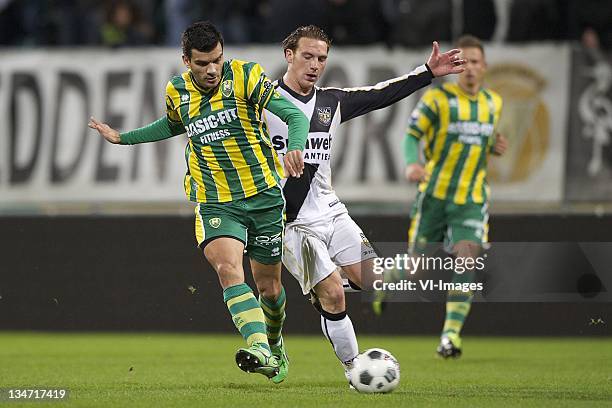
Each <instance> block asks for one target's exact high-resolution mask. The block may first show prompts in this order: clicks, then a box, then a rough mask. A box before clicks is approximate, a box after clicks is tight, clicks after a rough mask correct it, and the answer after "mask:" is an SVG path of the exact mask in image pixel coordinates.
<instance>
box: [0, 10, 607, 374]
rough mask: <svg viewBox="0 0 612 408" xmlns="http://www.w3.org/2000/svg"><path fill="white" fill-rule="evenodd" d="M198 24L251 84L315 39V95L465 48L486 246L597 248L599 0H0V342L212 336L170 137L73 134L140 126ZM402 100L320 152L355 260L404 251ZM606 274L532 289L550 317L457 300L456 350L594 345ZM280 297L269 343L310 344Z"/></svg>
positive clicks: (601, 226)
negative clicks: (486, 107)
mask: <svg viewBox="0 0 612 408" xmlns="http://www.w3.org/2000/svg"><path fill="white" fill-rule="evenodd" d="M201 19H209V20H211V21H213V22H214V23H216V24H218V26H219V27H220V29H221V31H222V32H223V34H224V36H225V39H226V51H225V55H226V57H236V58H239V59H245V60H254V61H258V62H260V63H262V65H263V66H264V68H265V69H266V70H267V72H268V73H269V75H270V76H271V77H273V78H275V77H278V76H280V75H281V74H282V73H283V72H284V71H283V70H284V67H285V62H284V59H283V55H282V50H281V48H280V45H279V43H280V40H282V38H284V36H285V35H286V34H287V33H289V32H290V31H292V30H293V29H294V28H295V27H297V26H299V25H303V24H317V25H320V26H321V27H323V28H324V29H325V30H326V31H327V32H328V33H329V34H330V35H331V37H332V39H333V42H334V45H333V47H332V49H331V52H330V60H329V63H328V66H327V71H326V74H325V76H324V77H323V78H322V81H321V83H320V85H330V86H347V87H348V86H360V85H366V84H374V83H376V82H378V81H382V80H385V79H388V78H391V77H394V76H399V75H401V74H403V73H405V72H408V71H409V70H411V69H412V67H414V66H416V65H418V64H421V63H423V62H424V61H425V60H426V59H427V57H428V55H429V49H430V44H431V41H433V40H438V41H441V42H442V44H443V48H444V49H448V48H449V47H450V46H451V44H452V41H453V39H455V38H457V37H458V36H459V35H461V34H463V33H471V34H475V35H477V36H479V37H480V38H482V39H483V40H485V41H486V52H487V60H488V62H489V71H488V74H487V80H486V83H487V85H488V86H490V87H491V88H493V89H495V90H497V91H498V92H499V93H500V94H501V95H502V97H503V98H504V109H503V114H502V120H501V125H500V130H501V132H502V133H503V134H505V135H506V136H507V137H508V138H509V141H510V151H509V152H508V154H506V156H504V157H503V158H501V159H499V158H497V159H494V160H491V163H490V164H491V168H490V174H491V177H490V180H489V181H490V184H491V187H492V205H491V234H490V238H491V240H492V241H493V242H523V243H525V242H602V243H605V242H608V241H611V239H610V237H611V231H612V140H611V139H612V2H610V1H609V0H580V1H578V0H428V1H417V0H381V1H376V0H302V1H287V0H268V1H243V0H210V1H189V0H155V1H145V0H133V1H126V0H118V1H105V0H98V1H91V0H55V1H53V0H49V1H42V0H0V46H2V48H0V243H1V245H0V254H1V255H0V330H3V331H12V330H60V331H64V330H70V331H97V330H100V331H179V332H185V331H193V332H203V331H208V330H212V331H214V332H219V333H233V330H234V328H233V326H232V325H231V321H230V319H227V313H226V311H225V309H224V304H223V303H222V301H221V294H220V291H219V288H218V283H217V279H216V275H215V274H214V272H213V271H212V270H211V269H210V267H209V266H208V265H207V264H206V262H205V260H204V259H203V257H202V256H201V254H200V253H199V251H198V250H197V249H196V247H195V240H194V238H193V208H192V205H191V204H190V203H189V202H187V201H186V199H185V198H184V194H183V191H182V176H183V174H184V171H185V165H184V160H183V148H184V143H185V142H184V140H183V139H182V137H176V138H173V139H170V140H167V141H164V142H161V143H156V144H150V145H141V146H137V147H123V146H112V145H110V144H108V143H105V142H104V141H103V140H102V139H101V138H100V137H99V136H98V135H97V134H96V133H95V132H93V131H91V130H90V129H88V128H87V120H88V117H89V116H90V115H92V114H93V115H94V116H96V117H97V118H100V119H101V120H102V121H106V122H107V123H109V124H110V125H111V126H113V127H116V128H118V129H121V130H127V129H131V128H135V127H138V126H140V125H143V124H146V123H149V122H150V121H152V120H154V119H156V118H158V117H159V116H161V115H162V114H163V112H164V105H163V96H164V93H163V92H164V87H165V83H166V81H167V80H168V78H169V77H170V76H171V75H173V74H174V73H177V72H180V71H181V69H182V64H181V61H180V49H179V46H178V44H179V37H180V33H181V31H182V30H183V29H184V28H185V27H186V26H187V25H188V24H189V23H191V22H192V21H197V20H201ZM420 95H421V94H420V93H417V94H415V95H412V96H411V97H409V98H407V99H406V100H404V101H402V102H400V103H398V104H396V105H394V106H392V107H389V108H387V109H384V110H382V111H378V112H374V113H372V114H368V115H367V116H365V117H363V118H359V119H357V120H355V121H352V122H349V123H348V124H346V125H344V128H343V129H342V131H341V135H340V137H338V138H337V140H335V142H334V143H335V145H334V151H333V157H334V163H333V164H334V171H335V174H334V183H335V186H336V188H337V191H338V194H339V196H340V197H341V198H342V199H343V200H344V201H345V202H346V203H347V205H348V207H349V211H350V212H351V213H352V215H353V216H354V217H355V219H356V221H357V222H358V223H359V224H360V225H361V226H362V228H363V230H364V232H365V233H366V235H368V236H369V237H370V239H371V241H373V242H403V241H404V240H405V239H406V230H407V227H408V222H409V218H408V214H409V209H410V205H411V204H412V200H413V199H414V195H415V188H414V186H411V185H408V184H407V183H406V182H404V181H403V176H402V175H403V158H402V153H401V149H400V148H399V146H400V143H401V140H402V138H403V136H404V129H405V125H406V123H407V120H408V116H409V114H410V112H411V110H412V108H413V107H414V105H415V104H416V102H417V100H418V97H419V96H420ZM604 245H605V244H604ZM501 269H502V270H499V271H497V272H498V273H503V274H512V273H513V270H512V264H511V263H509V264H508V265H506V266H505V267H502V268H501ZM611 269H612V263H608V264H606V265H604V267H603V268H592V270H591V269H589V271H588V272H589V274H590V275H592V274H595V275H596V277H597V279H595V280H593V279H591V280H587V282H586V283H585V280H584V279H582V280H580V278H581V277H583V275H584V273H586V272H584V273H583V271H581V270H578V271H576V274H571V273H569V274H568V273H560V275H559V277H552V278H551V279H559V281H560V282H561V284H560V286H562V287H563V291H564V293H568V294H571V295H572V296H573V297H570V298H569V299H571V301H556V302H544V301H542V302H533V301H531V302H492V303H487V304H486V305H483V304H476V305H475V307H474V308H473V313H472V315H471V316H470V318H469V319H468V321H467V323H466V327H465V330H464V334H465V336H470V335H521V336H522V335H544V336H565V335H574V336H610V334H612V330H610V324H611V323H612V303H611V300H610V294H609V293H608V290H610V289H612V288H609V287H606V282H609V281H610V274H612V272H611ZM534 270H535V272H536V273H537V267H536V268H534ZM284 282H285V285H286V287H287V290H288V299H289V302H290V303H289V306H288V307H289V309H288V314H289V318H288V320H287V323H286V332H287V333H289V334H292V333H294V334H297V333H300V334H316V335H319V334H320V329H319V320H318V316H317V315H316V314H315V313H314V311H313V310H312V309H311V306H310V305H309V304H308V302H307V301H306V300H305V299H302V296H301V293H300V291H299V288H298V286H297V284H296V283H295V282H294V280H293V279H292V278H291V277H290V276H289V275H288V274H287V275H285V277H284ZM585 285H586V286H585ZM574 295H575V296H574ZM349 297H350V299H349V310H351V315H352V316H353V321H354V322H355V326H356V329H357V331H358V334H359V333H371V334H376V335H382V334H391V333H393V334H419V335H437V334H438V332H439V329H440V327H441V324H442V319H443V313H444V305H443V304H442V303H440V302H433V303H427V302H423V303H409V304H398V305H395V306H394V307H393V308H392V309H391V310H390V311H389V313H386V314H385V315H384V316H383V317H382V318H381V319H375V318H374V316H373V314H372V313H371V311H370V308H369V305H368V304H367V303H366V302H363V301H362V300H361V298H360V297H359V295H355V296H349ZM0 335H1V332H0ZM432 339H433V337H432ZM237 340H238V338H237ZM433 342H434V340H432V352H433V345H434V343H433ZM608 347H609V346H608ZM604 361H608V363H609V361H610V360H609V358H608V360H604ZM608 367H609V365H608Z"/></svg>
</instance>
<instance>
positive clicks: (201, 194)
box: [166, 60, 283, 203]
mask: <svg viewBox="0 0 612 408" xmlns="http://www.w3.org/2000/svg"><path fill="white" fill-rule="evenodd" d="M274 94H275V91H274V87H273V85H272V82H271V81H270V80H269V79H268V78H267V77H266V75H265V74H264V72H263V69H262V67H261V66H260V65H259V64H256V63H253V62H245V61H239V60H229V61H226V62H225V63H224V64H223V68H222V74H221V82H220V84H219V86H218V87H217V88H215V89H214V90H210V91H207V90H205V89H203V88H201V87H200V86H199V85H198V84H197V82H196V81H195V79H194V77H193V74H192V73H191V72H190V71H188V72H185V73H183V74H182V75H180V76H175V77H173V78H172V79H171V80H170V81H169V82H168V85H167V86H166V114H167V118H168V120H169V121H170V123H171V124H173V125H179V124H180V125H181V126H182V127H183V128H184V129H185V131H186V132H187V136H188V139H189V141H188V144H187V147H186V150H185V159H186V161H187V174H186V176H185V182H184V186H185V193H186V194H187V196H188V198H189V199H190V200H191V201H195V202H200V203H220V202H228V201H233V200H238V199H241V198H246V197H250V196H253V195H255V194H257V193H260V192H262V191H265V190H267V189H269V188H272V187H274V186H276V185H277V183H278V181H279V180H280V178H282V177H283V170H282V166H281V164H280V162H279V159H278V156H277V154H276V152H275V150H274V148H273V147H272V143H271V142H270V136H269V134H268V131H267V129H266V124H265V122H264V121H263V120H262V116H261V115H262V110H263V109H264V108H265V107H266V106H267V105H268V103H269V101H270V99H271V98H272V97H273V96H274ZM275 97H278V98H280V96H278V94H276V96H275Z"/></svg>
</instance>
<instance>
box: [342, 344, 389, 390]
mask: <svg viewBox="0 0 612 408" xmlns="http://www.w3.org/2000/svg"><path fill="white" fill-rule="evenodd" d="M399 380H400V369H399V363H398V362H397V360H396V359H395V357H393V355H392V354H391V353H389V352H388V351H387V350H383V349H380V348H372V349H369V350H366V351H364V352H363V353H361V354H359V355H358V356H357V357H355V359H354V360H353V368H352V369H351V371H350V382H351V385H352V386H353V387H355V389H356V390H357V391H359V392H366V393H379V392H391V391H393V390H394V389H395V388H397V385H398V384H399Z"/></svg>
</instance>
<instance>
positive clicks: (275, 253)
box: [271, 247, 280, 256]
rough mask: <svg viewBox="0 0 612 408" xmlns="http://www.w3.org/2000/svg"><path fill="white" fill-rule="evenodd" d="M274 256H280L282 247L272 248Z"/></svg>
mask: <svg viewBox="0 0 612 408" xmlns="http://www.w3.org/2000/svg"><path fill="white" fill-rule="evenodd" d="M271 255H272V256H277V255H280V247H274V248H272V254H271Z"/></svg>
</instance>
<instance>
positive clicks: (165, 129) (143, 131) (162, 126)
mask: <svg viewBox="0 0 612 408" xmlns="http://www.w3.org/2000/svg"><path fill="white" fill-rule="evenodd" d="M181 133H185V129H183V127H182V126H181V125H180V124H179V123H176V122H172V121H170V120H169V119H168V117H167V116H164V117H162V118H159V119H157V120H156V121H155V122H153V123H150V124H148V125H146V126H143V127H141V128H138V129H135V130H130V131H129V132H124V133H121V134H120V137H121V144H123V145H133V144H138V143H148V142H156V141H158V140H164V139H168V138H169V137H172V136H177V135H180V134H181Z"/></svg>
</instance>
